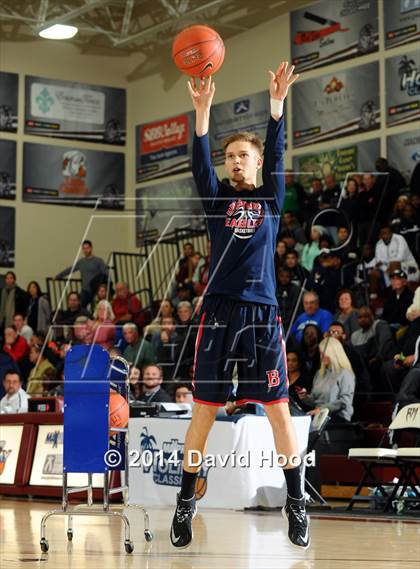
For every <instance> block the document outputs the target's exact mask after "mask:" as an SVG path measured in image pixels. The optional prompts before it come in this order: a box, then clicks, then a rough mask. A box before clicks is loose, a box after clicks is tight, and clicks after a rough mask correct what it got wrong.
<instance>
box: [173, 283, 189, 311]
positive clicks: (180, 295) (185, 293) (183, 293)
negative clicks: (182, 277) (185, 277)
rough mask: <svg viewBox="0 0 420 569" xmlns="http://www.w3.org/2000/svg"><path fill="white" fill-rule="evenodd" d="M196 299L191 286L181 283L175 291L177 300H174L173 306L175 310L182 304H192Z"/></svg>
mask: <svg viewBox="0 0 420 569" xmlns="http://www.w3.org/2000/svg"><path fill="white" fill-rule="evenodd" d="M193 297H194V289H193V287H192V286H191V285H189V284H187V283H183V284H182V283H179V284H178V286H177V288H176V290H175V298H174V299H173V305H174V306H175V308H176V307H177V306H178V305H179V304H180V303H181V302H190V303H191V302H192V300H193Z"/></svg>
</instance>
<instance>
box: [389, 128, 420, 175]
mask: <svg viewBox="0 0 420 569" xmlns="http://www.w3.org/2000/svg"><path fill="white" fill-rule="evenodd" d="M386 155H387V157H388V161H389V163H390V165H391V166H396V167H397V168H398V170H399V171H400V172H401V174H402V175H403V176H404V178H405V179H406V182H407V185H408V184H409V183H410V179H411V174H412V173H413V170H414V168H415V166H416V164H418V162H420V129H419V128H417V130H412V131H411V132H401V133H399V134H392V135H391V136H387V137H386Z"/></svg>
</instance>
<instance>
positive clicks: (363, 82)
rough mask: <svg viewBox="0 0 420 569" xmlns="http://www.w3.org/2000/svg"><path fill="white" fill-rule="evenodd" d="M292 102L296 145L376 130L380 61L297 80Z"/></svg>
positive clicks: (378, 108)
mask: <svg viewBox="0 0 420 569" xmlns="http://www.w3.org/2000/svg"><path fill="white" fill-rule="evenodd" d="M292 103H293V116H292V123H293V146H295V147H299V146H305V145H308V144H314V143H316V142H323V141H325V140H330V139H336V138H339V137H342V136H350V135H353V134H357V133H360V132H369V131H372V130H376V129H378V128H379V126H380V106H379V64H378V63H377V62H373V63H366V64H365V65H360V66H357V67H352V68H350V69H347V70H345V71H336V72H335V73H328V74H326V75H321V76H320V77H314V78H313V79H307V80H306V81H298V82H297V83H296V84H295V85H294V86H293V101H292Z"/></svg>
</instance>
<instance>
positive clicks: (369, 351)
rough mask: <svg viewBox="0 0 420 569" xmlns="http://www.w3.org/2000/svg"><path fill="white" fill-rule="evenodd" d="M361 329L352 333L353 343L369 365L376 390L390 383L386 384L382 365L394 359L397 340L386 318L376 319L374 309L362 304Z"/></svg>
mask: <svg viewBox="0 0 420 569" xmlns="http://www.w3.org/2000/svg"><path fill="white" fill-rule="evenodd" d="M358 320H359V326H360V330H356V331H355V332H353V334H352V335H351V338H350V341H351V344H352V345H353V346H354V347H355V348H356V350H357V351H358V352H359V354H360V355H361V356H362V358H363V359H364V361H365V363H366V365H367V366H368V370H369V374H370V378H371V382H372V386H373V388H374V389H375V390H376V391H381V390H383V389H384V388H386V390H388V387H389V386H388V385H384V382H383V378H381V373H380V370H381V366H382V364H383V362H386V361H387V360H390V359H392V357H393V355H394V353H395V342H394V339H393V337H392V332H391V329H390V327H389V325H388V324H387V322H385V321H384V320H374V317H373V313H372V310H371V309H370V308H369V307H368V306H362V307H361V308H359V311H358Z"/></svg>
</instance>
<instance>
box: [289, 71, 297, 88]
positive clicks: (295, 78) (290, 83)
mask: <svg viewBox="0 0 420 569" xmlns="http://www.w3.org/2000/svg"><path fill="white" fill-rule="evenodd" d="M297 79H299V73H296V75H292V77H291V78H290V79H289V81H288V83H289V85H292V84H293V83H294V82H295V81H296V80H297Z"/></svg>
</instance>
